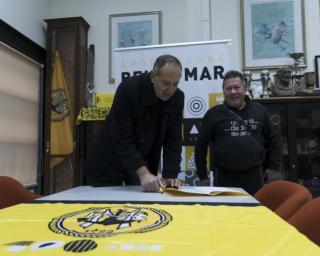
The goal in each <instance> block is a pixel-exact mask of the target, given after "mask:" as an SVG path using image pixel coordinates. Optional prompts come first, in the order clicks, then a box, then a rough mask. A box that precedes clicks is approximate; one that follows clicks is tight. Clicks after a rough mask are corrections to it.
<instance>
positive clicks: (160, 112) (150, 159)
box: [85, 73, 184, 186]
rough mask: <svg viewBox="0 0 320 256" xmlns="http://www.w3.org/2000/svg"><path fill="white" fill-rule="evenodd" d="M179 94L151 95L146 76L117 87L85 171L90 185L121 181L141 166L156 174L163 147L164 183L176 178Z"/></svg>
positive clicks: (180, 129)
mask: <svg viewBox="0 0 320 256" xmlns="http://www.w3.org/2000/svg"><path fill="white" fill-rule="evenodd" d="M183 106H184V94H183V92H182V91H181V90H179V89H177V90H176V92H175V94H174V95H173V96H172V97H171V98H170V99H169V100H168V101H165V102H164V101H161V100H160V99H159V98H158V97H157V96H156V95H155V93H154V89H153V84H152V82H151V80H150V74H147V73H145V74H142V75H140V76H138V77H132V78H129V79H126V80H125V81H124V82H122V83H121V84H120V85H119V87H118V88H117V91H116V93H115V98H114V101H113V104H112V107H111V110H110V112H109V114H108V116H107V118H106V120H105V122H104V127H103V129H101V130H102V131H101V133H100V136H99V139H98V141H97V142H96V143H95V146H94V147H93V149H92V150H91V152H90V154H89V157H88V159H87V161H86V164H85V171H86V175H87V177H88V180H90V181H96V182H94V183H95V184H91V185H97V186H99V185H103V184H104V182H107V184H110V181H119V180H124V177H125V175H127V174H128V173H131V174H132V173H133V172H135V171H136V170H137V169H138V168H139V167H141V166H143V165H145V166H147V167H148V168H149V170H150V172H151V173H153V174H154V175H157V170H158V165H159V161H160V154H161V148H162V147H163V172H162V176H163V177H164V178H176V176H177V173H178V172H179V170H180V159H181V147H182V111H183Z"/></svg>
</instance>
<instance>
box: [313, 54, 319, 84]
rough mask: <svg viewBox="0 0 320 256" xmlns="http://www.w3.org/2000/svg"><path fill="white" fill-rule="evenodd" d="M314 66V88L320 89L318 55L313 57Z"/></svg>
mask: <svg viewBox="0 0 320 256" xmlns="http://www.w3.org/2000/svg"><path fill="white" fill-rule="evenodd" d="M314 64H315V65H314V66H315V73H316V88H318V89H319V88H320V55H316V56H315V57H314Z"/></svg>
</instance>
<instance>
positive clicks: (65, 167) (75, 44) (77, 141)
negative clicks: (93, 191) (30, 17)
mask: <svg viewBox="0 0 320 256" xmlns="http://www.w3.org/2000/svg"><path fill="white" fill-rule="evenodd" d="M45 22H46V23H47V78H46V83H47V86H46V88H47V90H46V100H47V101H46V102H47V107H46V121H45V125H46V129H45V131H46V133H45V138H46V153H47V154H46V157H45V177H44V193H45V194H48V193H53V192H58V191H61V190H65V189H68V188H71V187H73V186H76V185H79V184H80V183H81V179H82V162H83V161H82V160H81V158H82V151H83V150H82V148H83V144H84V141H83V140H84V139H83V138H84V136H83V126H76V125H75V120H76V118H77V115H78V113H79V110H80V109H81V107H84V106H85V84H86V77H85V75H86V62H87V33H88V29H89V24H88V23H87V22H86V21H85V20H84V19H83V18H81V17H74V18H61V19H48V20H45ZM56 50H58V51H59V52H60V56H61V62H62V68H63V70H64V76H65V79H66V84H67V87H68V90H69V95H70V101H71V102H70V106H71V107H70V108H71V112H72V115H73V120H74V122H73V124H74V125H73V144H74V151H73V153H72V154H71V155H69V156H66V157H65V156H62V157H63V161H62V162H61V163H60V164H59V165H55V166H54V167H53V166H52V156H50V111H51V105H50V103H51V86H52V85H51V78H52V68H53V61H54V56H55V52H56ZM50 161H51V167H50Z"/></svg>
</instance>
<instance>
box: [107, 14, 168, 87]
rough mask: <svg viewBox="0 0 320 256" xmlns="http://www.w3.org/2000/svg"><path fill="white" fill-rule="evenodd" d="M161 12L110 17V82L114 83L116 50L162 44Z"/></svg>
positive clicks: (113, 15)
mask: <svg viewBox="0 0 320 256" xmlns="http://www.w3.org/2000/svg"><path fill="white" fill-rule="evenodd" d="M161 22H162V21H161V11H151V12H138V13H124V14H112V15H110V16H109V39H110V40H109V41H110V42H109V82H110V83H114V81H115V80H114V49H116V48H126V47H136V46H145V45H154V44H161V43H162V36H161V35H162V31H161V30H162V26H161Z"/></svg>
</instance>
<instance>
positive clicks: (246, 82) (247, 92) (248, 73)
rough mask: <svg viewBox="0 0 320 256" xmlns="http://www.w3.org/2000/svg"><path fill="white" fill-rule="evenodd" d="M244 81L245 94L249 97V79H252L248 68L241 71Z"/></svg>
mask: <svg viewBox="0 0 320 256" xmlns="http://www.w3.org/2000/svg"><path fill="white" fill-rule="evenodd" d="M243 77H244V82H245V84H246V95H248V96H249V97H250V98H253V94H252V90H251V81H252V74H251V72H250V71H249V70H246V71H244V72H243Z"/></svg>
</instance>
